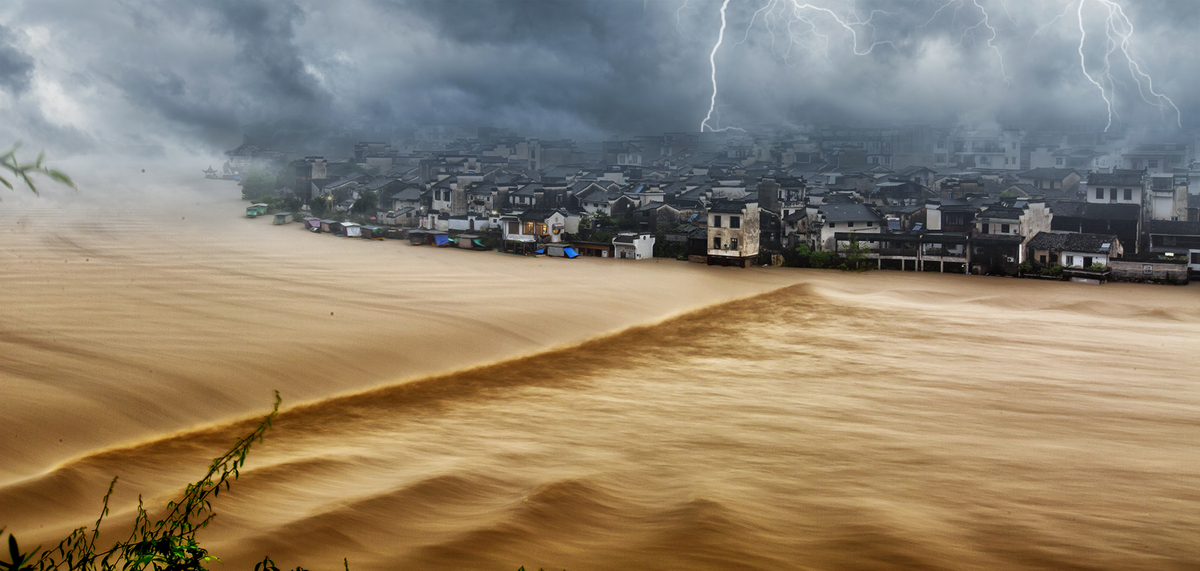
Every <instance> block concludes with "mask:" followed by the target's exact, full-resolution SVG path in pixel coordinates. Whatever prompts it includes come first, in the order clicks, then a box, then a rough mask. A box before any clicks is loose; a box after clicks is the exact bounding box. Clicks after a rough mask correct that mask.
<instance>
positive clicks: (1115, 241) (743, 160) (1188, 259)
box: [204, 125, 1200, 284]
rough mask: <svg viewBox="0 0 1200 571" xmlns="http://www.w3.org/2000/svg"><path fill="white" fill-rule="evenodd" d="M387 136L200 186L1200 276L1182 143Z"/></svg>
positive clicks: (1199, 223) (750, 248)
mask: <svg viewBox="0 0 1200 571" xmlns="http://www.w3.org/2000/svg"><path fill="white" fill-rule="evenodd" d="M376 132H380V130H379V129H376ZM382 132H383V133H384V134H386V135H387V136H386V137H379V138H381V139H386V141H385V142H373V141H368V142H360V143H357V144H354V145H353V149H350V148H348V147H347V148H346V151H347V153H349V152H350V151H352V152H353V155H352V156H346V157H325V156H302V155H299V154H294V153H288V152H284V151H277V150H271V149H264V148H259V147H257V146H254V145H251V144H244V145H242V146H241V147H239V148H237V149H234V150H232V151H228V152H227V153H226V154H227V155H228V161H227V162H226V163H225V164H224V165H223V170H222V171H220V172H219V171H217V170H216V169H214V168H212V167H211V166H210V167H209V168H208V169H207V170H205V171H204V172H205V175H206V176H207V177H209V178H214V179H222V178H224V179H232V180H238V181H240V184H241V185H242V187H243V198H245V199H247V200H249V201H250V202H251V204H250V206H249V207H248V208H247V210H246V215H247V216H249V217H259V216H265V217H270V218H272V220H273V222H275V223H276V224H289V223H293V222H295V223H299V224H300V225H302V226H303V227H304V228H305V229H307V230H310V231H312V232H323V233H330V234H333V235H335V236H342V237H361V238H365V239H389V238H390V239H401V240H405V241H407V242H408V243H410V244H412V245H430V246H435V247H437V246H440V247H457V248H465V249H471V250H484V251H487V250H491V251H496V252H504V253H510V254H519V255H526V256H541V255H546V256H556V257H562V258H568V259H570V258H575V257H578V256H595V257H607V258H617V259H625V260H644V259H649V258H667V259H673V260H681V261H687V262H694V263H701V264H707V265H721V266H741V267H746V266H749V265H774V266H796V267H817V268H822V267H823V268H845V269H856V270H867V269H879V270H896V271H911V272H955V273H963V274H972V275H981V276H1011V277H1023V278H1034V279H1051V280H1071V281H1077V282H1087V283H1096V284H1100V283H1105V282H1107V281H1133V282H1148V283H1159V284H1186V283H1187V282H1188V279H1189V274H1191V275H1192V276H1194V275H1195V274H1196V272H1198V271H1200V163H1198V162H1197V161H1196V155H1195V151H1196V146H1197V145H1196V141H1195V140H1192V139H1186V140H1182V139H1179V137H1178V136H1166V137H1161V136H1160V137H1158V138H1151V137H1149V136H1145V135H1133V134H1118V133H1104V132H1094V131H1085V130H1061V131H1028V130H1018V129H1004V128H992V129H986V128H985V129H965V128H957V129H956V128H947V129H934V128H928V127H909V128H862V127H836V126H827V127H819V128H814V129H812V130H810V131H808V132H783V131H777V130H771V129H762V130H759V131H758V132H755V133H753V134H751V133H735V132H725V133H712V132H707V133H664V134H661V135H653V136H640V137H635V138H628V139H624V140H610V141H602V142H595V143H576V142H575V141H571V140H556V141H546V140H538V139H530V138H525V137H522V136H518V135H516V134H514V133H512V132H510V131H507V130H502V129H491V128H478V129H468V128H465V127H459V126H454V125H432V126H425V127H421V128H417V129H408V130H400V129H396V130H394V132H393V131H389V130H386V129H384V130H382Z"/></svg>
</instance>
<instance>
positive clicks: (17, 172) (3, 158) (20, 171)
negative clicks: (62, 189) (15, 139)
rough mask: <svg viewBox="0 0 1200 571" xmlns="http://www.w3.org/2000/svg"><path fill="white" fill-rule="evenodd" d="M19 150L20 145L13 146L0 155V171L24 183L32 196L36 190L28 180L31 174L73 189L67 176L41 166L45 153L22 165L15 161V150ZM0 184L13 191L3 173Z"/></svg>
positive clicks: (0, 174) (72, 183) (73, 184)
mask: <svg viewBox="0 0 1200 571" xmlns="http://www.w3.org/2000/svg"><path fill="white" fill-rule="evenodd" d="M20 148H21V143H17V144H15V145H13V146H12V148H11V149H9V150H8V151H7V152H5V153H4V154H2V155H0V171H7V172H8V173H10V176H11V177H12V178H13V179H14V180H15V181H16V182H18V183H25V186H26V187H28V188H29V190H31V191H33V193H34V194H38V189H37V185H35V184H33V180H32V179H30V178H29V175H31V174H41V175H45V176H48V177H50V178H51V179H52V180H54V181H57V182H59V183H62V184H64V185H66V186H69V187H71V188H75V183H74V182H73V181H72V180H71V177H69V176H67V175H66V174H65V173H63V172H61V171H57V170H54V169H51V168H46V167H45V166H42V162H43V161H44V160H45V158H46V153H44V152H41V153H38V157H37V160H36V161H34V162H32V163H24V164H22V163H20V162H19V161H17V150H18V149H20ZM0 184H3V185H4V186H6V187H8V189H9V190H13V185H12V182H10V181H9V180H8V178H5V176H3V173H0Z"/></svg>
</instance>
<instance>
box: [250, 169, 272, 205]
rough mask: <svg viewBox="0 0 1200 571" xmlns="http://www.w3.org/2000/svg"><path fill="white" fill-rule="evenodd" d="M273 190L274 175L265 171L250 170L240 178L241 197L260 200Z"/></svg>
mask: <svg viewBox="0 0 1200 571" xmlns="http://www.w3.org/2000/svg"><path fill="white" fill-rule="evenodd" d="M274 190H275V177H273V176H271V175H269V174H267V173H265V172H258V171H255V172H252V173H250V174H248V175H246V177H245V178H243V179H242V198H243V199H245V200H260V199H262V198H263V197H264V196H268V195H270V194H271V193H272V191H274Z"/></svg>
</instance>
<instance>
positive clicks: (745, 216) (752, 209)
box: [708, 200, 760, 268]
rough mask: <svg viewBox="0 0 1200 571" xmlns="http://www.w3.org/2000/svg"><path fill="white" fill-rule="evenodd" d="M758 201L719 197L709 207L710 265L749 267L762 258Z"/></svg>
mask: <svg viewBox="0 0 1200 571" xmlns="http://www.w3.org/2000/svg"><path fill="white" fill-rule="evenodd" d="M759 231H760V228H759V219H758V203H757V202H741V201H733V200H719V201H716V202H714V203H713V204H712V206H711V207H710V208H709V209H708V265H710V266H714V265H719V266H740V267H743V268H744V267H746V266H749V265H751V264H753V263H754V262H755V261H756V260H757V259H758V248H759Z"/></svg>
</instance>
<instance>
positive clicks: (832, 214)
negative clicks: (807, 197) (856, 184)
mask: <svg viewBox="0 0 1200 571" xmlns="http://www.w3.org/2000/svg"><path fill="white" fill-rule="evenodd" d="M820 211H821V213H822V214H824V215H825V220H826V221H827V222H857V221H859V220H871V221H876V220H882V219H881V218H880V217H879V215H877V214H875V213H874V212H872V211H871V209H870V208H867V207H866V206H865V205H862V204H826V205H824V206H821V207H820Z"/></svg>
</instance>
